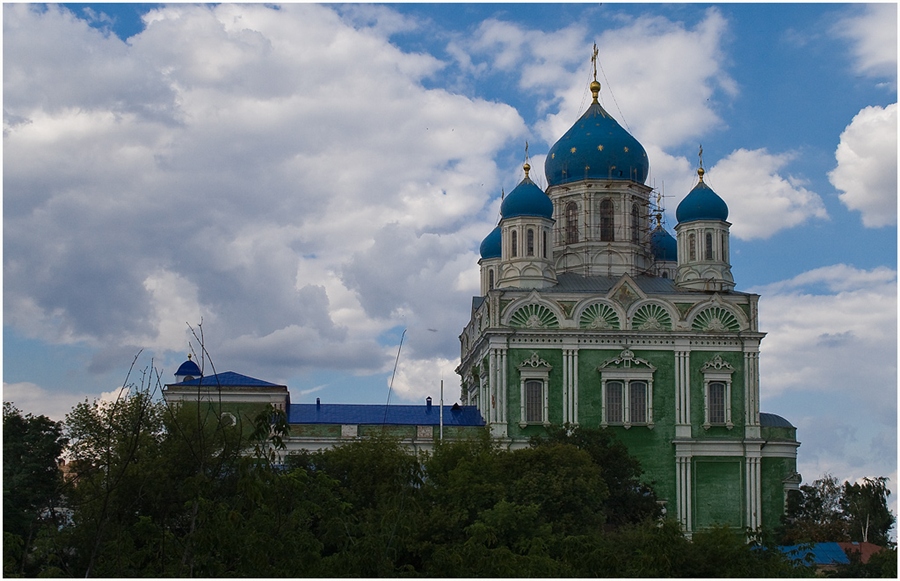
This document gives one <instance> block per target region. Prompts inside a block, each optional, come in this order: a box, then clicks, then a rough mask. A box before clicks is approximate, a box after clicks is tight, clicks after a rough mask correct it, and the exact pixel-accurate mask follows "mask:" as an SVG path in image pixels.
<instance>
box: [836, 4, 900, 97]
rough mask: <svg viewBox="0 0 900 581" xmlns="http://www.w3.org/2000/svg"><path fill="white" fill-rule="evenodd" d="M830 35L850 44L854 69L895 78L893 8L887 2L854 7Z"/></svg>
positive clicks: (893, 5) (895, 13)
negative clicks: (843, 39)
mask: <svg viewBox="0 0 900 581" xmlns="http://www.w3.org/2000/svg"><path fill="white" fill-rule="evenodd" d="M854 10H855V12H856V13H855V14H853V15H852V16H848V17H846V18H842V19H841V20H840V21H839V22H838V23H837V24H836V25H835V26H834V28H833V29H832V31H833V33H834V34H835V35H836V36H838V37H841V38H845V39H847V40H848V41H850V45H851V50H852V52H853V57H854V59H855V61H856V63H855V64H856V67H857V69H858V70H859V72H860V73H863V74H865V75H870V76H876V77H878V76H884V77H890V78H892V79H893V80H894V82H895V83H896V79H897V5H896V4H894V3H890V2H885V3H874V4H866V5H864V6H859V7H855V8H854Z"/></svg>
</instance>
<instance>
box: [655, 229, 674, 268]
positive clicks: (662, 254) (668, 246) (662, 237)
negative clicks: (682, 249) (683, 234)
mask: <svg viewBox="0 0 900 581" xmlns="http://www.w3.org/2000/svg"><path fill="white" fill-rule="evenodd" d="M650 250H651V252H653V258H655V259H656V260H666V261H669V262H678V241H677V240H675V237H674V236H672V235H671V234H669V233H668V232H666V229H665V228H663V227H662V226H661V225H660V226H657V227H656V229H655V230H654V231H653V232H651V233H650Z"/></svg>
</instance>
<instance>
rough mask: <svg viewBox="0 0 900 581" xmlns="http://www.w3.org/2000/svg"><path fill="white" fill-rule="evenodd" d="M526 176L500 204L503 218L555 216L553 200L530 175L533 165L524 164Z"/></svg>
mask: <svg viewBox="0 0 900 581" xmlns="http://www.w3.org/2000/svg"><path fill="white" fill-rule="evenodd" d="M524 169H525V178H524V179H523V180H522V181H521V182H519V185H517V186H516V187H515V188H513V191H511V192H510V193H509V195H508V196H506V199H505V200H503V203H502V204H500V216H501V219H502V218H515V217H517V216H537V217H539V218H552V217H553V202H551V201H550V198H549V197H547V194H545V193H544V190H542V189H541V188H540V187H538V185H537V184H536V183H534V182H533V181H531V178H529V177H528V172H529V170H531V166H530V165H529V164H528V163H526V164H525V166H524Z"/></svg>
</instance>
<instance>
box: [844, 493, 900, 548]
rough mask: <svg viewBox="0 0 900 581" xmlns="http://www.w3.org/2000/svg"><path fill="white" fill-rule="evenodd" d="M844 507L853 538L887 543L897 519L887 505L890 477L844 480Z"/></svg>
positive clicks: (852, 539) (878, 543)
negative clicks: (851, 482)
mask: <svg viewBox="0 0 900 581" xmlns="http://www.w3.org/2000/svg"><path fill="white" fill-rule="evenodd" d="M843 492H844V495H843V497H842V498H841V510H842V511H843V512H844V514H845V515H847V528H848V530H849V532H850V540H851V541H863V542H870V543H874V544H876V545H879V546H882V547H883V546H886V545H887V544H888V542H889V540H890V539H889V537H888V533H889V532H890V530H891V527H892V526H893V524H894V522H895V520H896V519H895V518H894V515H893V514H892V513H891V510H890V508H888V496H890V495H891V491H890V490H888V487H887V478H885V477H884V476H881V477H879V478H864V479H863V481H862V482H861V483H856V484H850V483H849V482H845V483H844V491H843Z"/></svg>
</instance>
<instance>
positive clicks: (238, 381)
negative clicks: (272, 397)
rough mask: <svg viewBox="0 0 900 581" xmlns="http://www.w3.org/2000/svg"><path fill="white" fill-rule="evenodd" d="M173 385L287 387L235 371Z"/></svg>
mask: <svg viewBox="0 0 900 581" xmlns="http://www.w3.org/2000/svg"><path fill="white" fill-rule="evenodd" d="M173 385H182V386H187V385H196V386H201V385H202V386H204V387H285V386H283V385H278V384H277V383H269V382H268V381H263V380H262V379H256V378H255V377H248V376H246V375H241V374H240V373H235V372H234V371H226V372H225V373H217V374H215V375H210V376H207V377H198V378H197V379H191V380H188V381H182V382H181V383H174V384H173Z"/></svg>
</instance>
